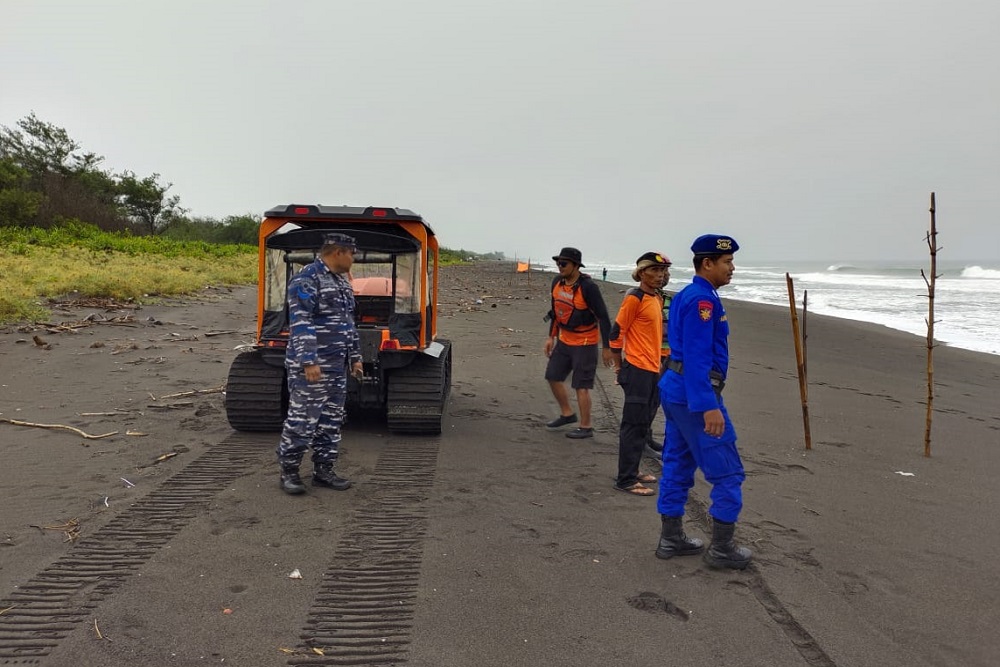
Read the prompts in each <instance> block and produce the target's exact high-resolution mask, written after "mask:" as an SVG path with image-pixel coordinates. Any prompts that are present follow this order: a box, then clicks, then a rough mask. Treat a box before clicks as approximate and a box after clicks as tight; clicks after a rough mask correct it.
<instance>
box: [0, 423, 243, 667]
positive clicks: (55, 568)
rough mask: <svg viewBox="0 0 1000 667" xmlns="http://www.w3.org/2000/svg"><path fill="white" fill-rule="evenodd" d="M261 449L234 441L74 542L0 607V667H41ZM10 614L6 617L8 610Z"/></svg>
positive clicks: (214, 449) (217, 447) (235, 438)
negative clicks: (70, 635) (10, 666)
mask: <svg viewBox="0 0 1000 667" xmlns="http://www.w3.org/2000/svg"><path fill="white" fill-rule="evenodd" d="M261 451H262V450H261V447H260V442H259V441H258V442H255V441H253V440H248V439H246V438H245V437H239V436H233V437H230V438H228V439H227V440H225V441H223V442H221V443H219V444H217V445H213V446H212V447H211V448H210V449H209V450H208V451H207V452H205V453H204V454H202V455H201V456H199V457H198V458H197V459H195V460H194V461H192V462H191V463H190V464H188V465H187V466H186V467H185V468H184V469H183V470H181V471H179V472H178V473H177V474H175V475H174V476H172V477H170V478H169V479H167V480H166V481H164V482H163V483H162V484H161V485H160V486H159V487H158V488H157V489H155V490H153V491H151V492H150V493H149V494H147V495H146V496H144V497H143V498H141V499H139V500H138V501H136V502H135V504H133V505H131V506H130V507H129V508H128V509H125V510H123V511H122V512H120V513H119V514H118V515H117V516H115V517H114V518H112V519H111V520H110V521H108V523H106V524H105V525H104V526H102V527H100V528H98V529H97V530H96V531H95V532H94V533H93V534H92V535H90V536H89V537H86V538H83V539H81V540H80V541H79V542H77V543H76V544H75V545H74V546H73V547H72V548H71V549H70V550H69V552H68V553H66V554H65V555H64V556H62V557H60V558H59V559H58V560H56V561H55V562H54V563H53V564H52V565H50V566H49V567H47V568H45V569H44V570H42V571H41V572H39V573H38V574H37V575H35V576H34V577H32V578H31V579H30V580H29V581H28V582H27V583H25V584H23V585H21V586H18V588H17V590H16V591H14V592H12V593H9V594H7V596H6V597H4V598H2V599H0V609H6V611H5V612H4V613H3V614H2V615H0V665H40V664H43V660H44V658H45V657H46V656H48V655H49V654H50V653H51V652H52V651H54V650H55V649H56V647H57V646H58V645H59V643H60V642H61V641H62V640H63V639H65V638H66V637H67V636H68V635H69V634H70V633H71V632H73V631H74V630H75V629H76V628H77V626H79V625H80V623H82V622H84V621H85V620H87V619H89V618H90V617H91V616H92V614H93V610H94V609H95V608H96V607H97V606H98V605H99V604H100V603H101V601H102V600H104V598H105V597H107V596H108V595H110V594H111V593H113V592H114V591H115V590H117V589H118V587H120V586H121V585H122V584H123V583H124V582H125V580H126V579H128V578H129V577H130V576H132V575H133V574H134V573H135V572H136V571H137V570H138V569H139V568H140V567H141V566H142V565H144V564H145V563H146V561H148V560H149V559H150V557H152V556H153V554H155V553H156V551H157V550H158V549H160V548H161V547H163V546H164V545H165V544H166V543H167V542H169V541H170V539H171V538H173V537H174V535H176V534H177V533H178V532H180V530H181V529H182V528H183V527H184V526H185V525H187V523H189V522H190V521H191V520H192V519H193V518H195V517H196V516H198V515H199V514H201V513H202V512H203V510H204V508H205V507H206V506H207V505H208V503H209V502H210V501H211V499H212V498H213V497H214V496H215V495H216V494H217V493H218V492H219V491H221V490H223V489H225V488H227V485H228V484H229V483H230V482H232V481H233V480H234V479H236V478H237V477H240V476H241V475H243V474H245V472H246V471H247V470H248V469H249V468H250V467H251V465H252V464H255V463H258V462H259V461H260V457H261ZM8 607H9V609H8Z"/></svg>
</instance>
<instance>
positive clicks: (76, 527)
mask: <svg viewBox="0 0 1000 667" xmlns="http://www.w3.org/2000/svg"><path fill="white" fill-rule="evenodd" d="M31 527H32V528H38V529H39V530H58V531H60V532H62V533H63V535H65V536H66V539H65V541H66V542H75V541H76V539H77V538H78V537H80V520H79V519H70V520H69V521H67V522H65V523H62V524H59V525H57V526H38V525H35V524H31Z"/></svg>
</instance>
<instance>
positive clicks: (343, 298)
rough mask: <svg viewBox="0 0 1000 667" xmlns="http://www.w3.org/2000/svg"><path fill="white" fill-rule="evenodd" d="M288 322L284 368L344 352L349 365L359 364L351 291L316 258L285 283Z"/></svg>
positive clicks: (344, 281) (299, 365)
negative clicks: (288, 332)
mask: <svg viewBox="0 0 1000 667" xmlns="http://www.w3.org/2000/svg"><path fill="white" fill-rule="evenodd" d="M288 319H289V329H290V336H289V340H288V350H287V352H286V353H285V364H286V365H288V366H296V367H301V366H312V365H316V364H323V363H325V362H327V360H328V358H329V357H331V356H339V355H341V354H344V353H345V352H346V355H347V356H348V357H349V359H350V361H351V362H352V363H353V362H355V361H361V345H360V343H359V342H358V330H357V329H356V328H355V327H354V290H353V289H352V288H351V283H350V282H348V280H347V277H346V276H344V275H343V274H339V273H333V272H332V271H330V269H329V268H327V266H326V264H324V263H323V260H321V259H320V258H318V257H317V258H316V261H314V262H313V263H312V264H309V265H308V266H307V267H305V268H304V269H302V270H301V271H299V272H298V273H297V274H296V275H295V277H294V278H292V280H291V281H290V282H289V283H288Z"/></svg>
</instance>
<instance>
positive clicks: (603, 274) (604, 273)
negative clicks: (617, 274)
mask: <svg viewBox="0 0 1000 667" xmlns="http://www.w3.org/2000/svg"><path fill="white" fill-rule="evenodd" d="M601 280H604V281H605V282H606V281H607V280H608V267H606V266H605V267H604V268H603V269H601Z"/></svg>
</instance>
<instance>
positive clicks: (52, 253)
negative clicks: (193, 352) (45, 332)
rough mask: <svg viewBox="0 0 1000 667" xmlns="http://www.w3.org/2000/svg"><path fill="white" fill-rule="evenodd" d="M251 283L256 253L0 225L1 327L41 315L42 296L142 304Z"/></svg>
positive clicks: (243, 248)
mask: <svg viewBox="0 0 1000 667" xmlns="http://www.w3.org/2000/svg"><path fill="white" fill-rule="evenodd" d="M256 281H257V249H256V248H254V247H253V246H233V245H229V246H224V245H213V244H208V243H202V242H198V241H194V242H192V241H170V240H167V239H160V238H156V237H132V236H127V235H117V234H109V233H106V232H100V231H98V230H96V229H90V228H86V227H80V226H77V228H76V229H72V228H71V229H69V230H67V229H66V228H58V229H53V230H46V229H38V228H28V229H12V228H0V322H17V321H25V320H27V321H37V320H44V319H47V318H48V310H47V309H46V308H45V306H44V301H45V300H46V299H47V298H60V297H65V296H69V295H72V296H73V297H105V298H113V299H117V300H122V301H125V300H133V301H138V302H143V301H149V300H152V299H155V298H156V297H165V296H176V295H182V294H193V293H195V292H197V291H199V290H201V289H204V288H205V287H206V286H208V285H247V284H253V283H255V282H256Z"/></svg>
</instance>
